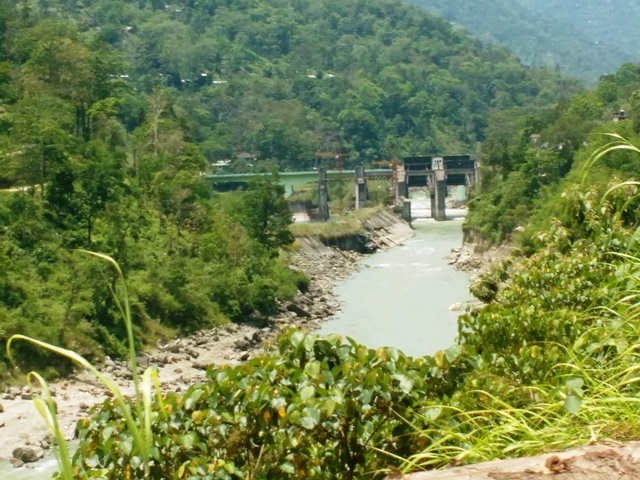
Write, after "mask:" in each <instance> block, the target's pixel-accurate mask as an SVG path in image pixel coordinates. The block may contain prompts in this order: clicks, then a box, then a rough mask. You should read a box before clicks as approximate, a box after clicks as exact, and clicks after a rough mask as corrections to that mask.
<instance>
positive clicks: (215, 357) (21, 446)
mask: <svg viewBox="0 0 640 480" xmlns="http://www.w3.org/2000/svg"><path fill="white" fill-rule="evenodd" d="M396 220H397V223H396V222H395V221H391V220H390V219H389V218H386V214H385V220H384V221H383V222H382V223H379V224H375V225H373V226H371V227H370V228H368V229H367V230H366V234H367V235H368V236H369V238H370V241H371V242H372V247H373V248H375V249H385V248H388V247H389V246H393V245H396V244H399V243H400V242H401V239H407V238H409V237H410V236H412V231H411V229H410V227H409V226H408V225H407V224H406V223H404V222H403V221H401V220H399V219H396ZM361 257H362V255H361V254H358V253H356V252H353V251H348V250H340V249H337V248H330V247H327V246H325V245H324V244H322V243H321V242H319V241H317V240H314V239H310V238H303V239H298V251H297V253H296V254H295V255H293V257H292V259H291V268H294V269H299V270H301V271H303V272H305V273H306V274H307V275H308V276H309V278H310V280H311V282H310V285H309V289H308V290H307V291H306V292H298V294H297V295H296V297H295V298H294V299H293V300H292V301H290V302H284V303H282V304H281V305H280V311H279V313H278V315H276V316H274V317H272V318H268V319H267V318H262V317H260V316H259V315H257V314H256V315H254V316H253V318H251V319H249V320H250V321H249V322H248V323H246V324H227V325H224V326H221V327H218V328H215V329H210V330H205V331H201V332H199V333H198V334H196V335H193V336H191V337H186V338H177V339H174V340H173V341H170V342H167V343H162V344H159V345H158V346H157V348H155V349H153V350H151V351H149V352H146V353H145V354H141V355H140V356H139V357H138V359H137V363H138V367H139V369H140V371H142V370H144V369H146V368H147V367H150V366H151V367H154V368H156V369H157V370H158V375H159V378H160V381H161V386H162V388H163V389H164V390H166V391H176V392H181V391H183V390H185V389H186V388H187V387H188V386H189V385H192V384H194V383H197V382H199V381H202V380H204V378H205V372H206V368H207V366H208V365H211V364H216V365H221V364H234V363H238V362H241V361H244V360H247V359H249V358H250V357H251V356H254V355H257V354H259V353H261V352H263V351H264V350H265V348H267V347H266V346H267V345H268V344H269V342H270V340H273V339H274V338H275V337H276V336H277V334H278V331H279V330H281V329H283V328H288V327H295V328H301V329H304V330H314V329H316V328H317V327H318V325H319V324H320V323H321V322H322V321H323V320H324V319H326V318H327V317H329V316H331V315H332V314H333V313H335V312H336V311H338V310H339V308H340V304H339V302H338V301H337V300H336V299H335V297H334V296H333V287H334V285H335V284H336V282H338V281H339V280H341V279H343V278H345V277H346V276H348V275H350V274H351V273H352V272H353V271H355V270H356V269H357V268H358V261H359V259H360V258H361ZM99 369H100V370H101V371H102V372H103V373H104V374H105V375H108V376H110V377H111V378H112V379H114V380H115V381H116V382H117V383H118V385H119V386H120V387H121V389H122V391H123V392H124V393H125V394H132V393H133V386H132V375H131V370H130V368H129V365H128V364H127V362H126V361H118V360H112V359H110V358H106V359H105V361H104V363H103V364H102V365H99ZM52 391H53V392H54V394H55V395H54V396H55V400H56V403H57V406H58V412H59V415H58V416H59V422H60V425H61V428H62V429H63V431H64V432H66V433H67V437H69V438H72V436H73V432H74V430H75V424H76V422H77V421H78V420H80V419H81V418H83V417H85V416H86V415H87V411H88V410H89V409H90V408H91V406H93V405H95V404H97V403H100V402H102V401H103V400H104V399H105V398H106V397H108V396H110V393H109V392H108V391H107V390H106V389H105V388H104V387H103V386H102V385H101V384H100V383H99V382H97V381H96V380H95V379H94V378H92V376H91V375H90V374H88V373H86V372H78V373H77V374H76V375H73V376H71V377H69V378H67V379H65V380H64V381H61V382H58V383H55V384H53V385H52ZM32 396H33V394H32V392H31V391H30V390H29V388H28V387H24V388H17V387H11V388H9V389H7V390H6V392H5V393H4V394H3V395H1V396H0V398H1V400H0V458H4V459H10V461H11V462H12V463H13V464H14V466H16V467H19V466H22V465H26V466H27V467H29V466H32V465H33V462H34V461H37V460H38V459H39V458H42V456H43V455H45V454H46V452H47V451H48V450H49V447H50V441H49V437H48V432H47V430H46V427H45V424H44V421H43V420H42V419H41V418H40V416H39V414H38V413H37V411H36V409H35V406H34V404H33V401H32Z"/></svg>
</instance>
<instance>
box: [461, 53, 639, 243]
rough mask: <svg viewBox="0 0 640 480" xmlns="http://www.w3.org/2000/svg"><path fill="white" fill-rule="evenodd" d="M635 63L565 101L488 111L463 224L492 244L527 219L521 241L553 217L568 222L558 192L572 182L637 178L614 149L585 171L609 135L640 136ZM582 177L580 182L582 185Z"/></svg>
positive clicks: (631, 158) (630, 159) (625, 156)
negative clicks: (478, 179) (537, 110)
mask: <svg viewBox="0 0 640 480" xmlns="http://www.w3.org/2000/svg"><path fill="white" fill-rule="evenodd" d="M639 87H640V66H639V65H634V64H630V63H627V64H624V65H623V66H622V67H621V68H620V69H619V70H618V72H616V73H615V74H613V75H607V76H606V77H603V79H602V80H601V81H600V83H599V84H598V86H597V87H596V88H595V89H594V90H593V91H592V92H585V93H581V94H578V95H575V96H573V97H571V98H570V99H566V100H563V101H561V102H560V103H558V105H557V106H556V107H555V108H554V109H552V110H549V111H547V112H544V113H542V114H540V115H518V113H517V112H511V113H509V112H499V113H495V114H494V115H492V117H491V120H490V122H489V127H488V129H487V138H486V140H485V142H484V143H483V144H482V147H481V149H480V158H481V161H482V165H483V184H482V188H481V189H480V190H479V191H478V192H476V196H475V198H474V199H473V200H472V202H471V203H470V205H469V207H470V211H469V216H468V218H467V223H466V227H467V228H468V229H476V230H477V231H479V232H481V236H483V237H484V238H485V239H487V240H489V241H492V242H500V241H502V240H504V239H505V238H507V237H508V236H509V235H510V234H511V233H512V232H513V230H514V229H515V228H516V227H526V226H528V225H530V229H529V232H528V233H527V235H525V237H524V239H525V243H527V244H530V243H531V242H533V241H534V238H533V237H534V236H535V235H536V233H537V231H538V230H541V229H544V228H546V226H548V225H549V221H550V220H551V219H552V218H554V217H557V218H560V219H564V220H566V214H565V212H564V210H563V208H564V203H563V202H558V197H559V195H560V192H561V191H563V190H565V189H567V188H570V186H571V185H572V184H573V183H575V182H578V183H580V184H583V186H584V185H595V186H602V185H604V184H606V183H608V182H609V181H610V180H611V179H612V178H618V179H620V180H625V181H626V180H630V179H638V178H640V162H638V160H637V158H636V156H635V155H634V154H633V153H632V152H631V151H630V150H620V151H617V152H615V153H614V154H612V155H609V156H607V157H606V158H605V159H602V160H600V161H599V162H597V164H596V165H595V166H592V167H591V168H590V169H588V172H585V171H584V166H585V164H586V163H587V161H588V159H589V158H590V157H591V155H593V154H594V153H595V152H597V150H598V148H600V147H603V146H605V145H607V144H609V143H610V142H612V141H614V140H615V138H614V137H611V136H610V135H608V134H609V133H612V132H616V134H617V135H621V136H622V137H624V138H625V139H627V140H628V141H630V142H632V143H635V144H637V143H639V142H638V141H639V140H640V135H639V132H640V90H638V89H639ZM585 182H586V183H585Z"/></svg>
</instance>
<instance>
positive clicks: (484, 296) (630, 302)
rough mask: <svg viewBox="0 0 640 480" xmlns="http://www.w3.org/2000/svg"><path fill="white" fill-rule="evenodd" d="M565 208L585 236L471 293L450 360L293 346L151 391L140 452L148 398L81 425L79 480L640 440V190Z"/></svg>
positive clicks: (549, 234)
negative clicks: (184, 384)
mask: <svg viewBox="0 0 640 480" xmlns="http://www.w3.org/2000/svg"><path fill="white" fill-rule="evenodd" d="M628 149H634V147H632V146H630V145H629V144H628V143H624V142H621V143H619V144H617V145H615V146H614V147H613V148H612V149H610V150H611V151H610V152H609V153H611V152H613V153H615V152H616V151H617V150H628ZM638 153H640V150H637V151H636V154H638ZM594 159H597V157H594ZM563 199H564V200H563V201H564V203H565V205H566V214H567V215H568V218H571V219H573V222H571V223H566V222H565V223H563V222H562V221H561V220H559V219H554V220H553V221H551V224H550V227H549V228H548V229H547V230H545V231H541V232H540V234H539V237H538V241H539V246H538V249H537V251H536V253H535V254H533V255H532V256H530V257H521V258H516V257H514V258H511V259H509V260H508V261H507V263H506V264H504V265H500V266H496V268H494V270H493V271H492V272H491V273H490V274H488V275H487V276H485V277H483V278H482V279H481V280H480V281H479V282H478V283H476V284H475V285H474V287H473V292H474V294H475V295H476V296H477V297H478V298H479V299H481V300H482V301H483V302H485V305H484V306H482V307H479V308H475V309H473V310H471V311H469V312H467V313H466V314H465V315H463V316H462V317H460V323H459V335H458V338H457V340H456V342H455V344H454V345H452V346H451V347H450V348H449V349H447V350H445V351H440V352H437V353H436V354H435V355H433V356H425V357H421V358H415V359H413V358H410V357H406V356H405V355H403V354H402V353H401V352H399V351H398V350H396V349H393V348H379V349H377V350H371V349H368V348H366V347H364V346H362V345H358V344H357V343H355V342H353V341H352V340H350V339H343V338H341V337H339V336H337V335H332V336H329V337H327V338H324V339H323V338H319V337H318V336H317V335H314V334H304V333H301V332H295V331H293V332H288V333H284V334H283V335H281V337H280V338H279V339H278V341H277V344H276V345H274V350H272V351H271V352H270V353H268V354H266V355H264V356H261V357H258V358H255V359H253V360H250V361H249V362H246V363H244V364H241V365H238V366H233V367H229V366H222V367H216V366H211V367H209V369H208V372H207V377H208V380H207V381H206V382H204V383H202V384H199V385H194V386H192V387H190V388H189V389H188V390H187V391H186V392H184V393H182V394H175V393H168V394H160V393H159V392H157V396H156V397H153V396H152V394H151V390H150V385H151V384H149V387H148V388H147V389H146V390H144V391H146V392H147V393H146V394H145V395H146V397H145V398H146V399H147V400H146V402H147V403H146V404H145V405H144V409H142V410H143V411H144V413H140V410H138V415H139V416H138V417H136V418H138V422H139V425H142V424H144V425H145V427H144V428H145V429H146V430H145V432H146V433H145V436H144V439H143V440H142V441H140V440H138V439H137V438H136V437H139V436H140V435H141V433H140V432H139V431H138V430H137V429H139V428H140V427H133V428H132V426H131V424H130V421H129V420H128V419H127V418H128V417H127V416H131V415H134V416H135V415H136V414H135V413H133V414H132V413H131V412H135V411H136V410H135V409H136V401H138V402H139V401H140V400H136V399H133V400H118V401H113V400H106V401H105V402H104V404H103V405H102V406H100V407H98V408H97V410H95V411H94V412H93V415H92V416H91V417H89V418H87V419H85V420H82V421H81V422H80V423H79V424H78V430H79V433H80V447H79V449H78V452H77V453H76V455H75V456H74V459H73V467H72V468H71V470H69V472H70V473H69V475H68V477H66V478H77V479H81V478H102V477H105V476H107V477H109V478H123V479H124V478H157V477H162V478H176V479H177V478H202V479H209V478H210V479H213V478H228V479H232V478H246V477H247V476H249V477H254V478H274V477H277V478H292V479H293V478H318V479H323V478H324V479H330V478H345V479H352V478H380V477H382V476H384V475H385V474H386V473H389V472H390V471H397V469H401V470H403V471H411V470H415V469H422V468H440V467H447V466H449V465H451V464H461V463H471V462H478V461H484V460H492V459H496V458H504V457H516V456H522V455H531V454H536V453H540V452H544V451H548V450H551V449H562V448H568V447H571V446H575V445H579V444H583V443H586V442H593V441H598V440H603V439H616V440H621V441H624V440H631V439H637V438H640V422H637V421H636V420H635V419H636V418H638V415H640V404H639V403H638V402H637V395H638V394H639V393H640V385H639V382H638V380H639V379H640V376H639V375H638V368H639V367H638V360H640V350H639V345H638V342H637V329H638V323H637V322H638V308H637V303H638V295H639V293H638V284H639V282H640V279H639V278H638V275H637V273H638V269H639V266H640V260H639V258H640V245H639V244H638V242H637V232H636V229H637V218H638V215H639V214H640V190H639V186H638V185H637V184H635V183H634V182H622V183H614V184H611V185H608V186H606V187H605V188H603V189H600V188H598V187H586V188H585V187H584V186H583V187H580V186H576V187H574V188H573V189H570V190H567V191H566V192H565V193H564V194H563ZM523 298H526V299H527V301H526V302H523ZM148 378H151V377H150V376H148ZM139 408H141V407H139ZM125 414H126V415H125Z"/></svg>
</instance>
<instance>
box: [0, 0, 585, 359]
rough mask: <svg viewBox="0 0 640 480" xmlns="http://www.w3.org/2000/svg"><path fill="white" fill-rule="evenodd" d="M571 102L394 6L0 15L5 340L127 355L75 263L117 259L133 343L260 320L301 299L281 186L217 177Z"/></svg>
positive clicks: (180, 5)
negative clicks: (218, 187)
mask: <svg viewBox="0 0 640 480" xmlns="http://www.w3.org/2000/svg"><path fill="white" fill-rule="evenodd" d="M577 90H579V86H578V85H577V84H576V83H574V82H571V81H566V80H562V79H560V78H559V77H558V76H557V75H556V74H555V73H551V72H545V71H536V70H530V69H527V68H525V67H523V66H522V65H521V64H520V63H519V62H518V61H517V60H516V59H515V58H513V57H512V56H511V55H510V54H509V53H508V52H507V51H506V50H504V49H501V48H492V47H491V48H489V47H485V46H483V45H482V44H480V43H479V42H477V41H475V40H473V39H471V38H470V37H469V36H467V35H466V34H464V33H462V32H456V31H454V30H453V29H452V28H451V27H450V26H449V25H448V24H447V23H445V22H444V21H442V20H439V19H437V18H435V17H433V16H431V15H429V14H427V13H425V12H423V11H421V10H419V9H417V8H415V7H408V6H403V5H401V4H400V3H399V2H395V1H376V2H369V1H355V2H349V3H346V4H345V3H344V2H339V1H334V0H326V1H322V2H317V1H314V2H311V1H304V0H298V1H294V2H289V1H275V2H269V3H268V4H265V3H262V2H257V1H250V0H245V1H239V2H226V1H222V0H207V1H198V2H193V1H188V0H182V1H174V2H172V3H167V2H163V1H161V0H154V1H149V2H145V1H116V0H101V1H93V2H88V1H87V2H81V1H62V0H59V1H55V0H49V1H45V0H39V1H33V2H30V1H24V2H18V3H16V2H13V1H11V0H0V162H1V168H0V183H2V185H3V186H4V187H5V188H6V190H4V191H2V192H0V225H1V230H0V244H1V248H0V259H1V261H0V269H1V270H2V278H1V280H0V282H1V283H0V337H1V338H3V339H4V338H7V337H8V336H9V335H11V334H12V333H16V332H20V333H27V334H29V335H33V336H36V337H39V338H42V339H44V340H48V341H51V342H53V343H57V344H61V345H66V346H71V347H73V348H76V349H78V350H79V351H80V352H81V353H85V354H87V355H101V354H104V353H109V354H111V355H118V354H119V353H121V352H122V351H123V350H122V339H123V338H124V331H123V327H122V326H121V323H120V322H119V321H118V320H117V318H118V315H119V313H118V309H117V306H116V305H114V303H113V301H112V295H111V291H110V289H111V287H112V285H114V283H113V282H114V278H113V276H112V275H107V274H105V273H104V269H102V268H101V267H100V266H99V265H97V264H96V262H95V261H94V260H92V259H90V258H88V257H86V256H83V255H82V254H80V253H78V252H77V251H76V250H77V249H89V250H95V251H100V252H104V253H107V254H110V255H112V256H113V257H114V258H116V260H117V261H118V262H120V264H121V265H122V267H123V269H124V270H125V275H126V276H127V278H128V281H129V283H130V290H131V295H132V298H133V304H134V311H133V313H134V319H135V321H136V325H137V328H138V329H139V330H140V331H145V332H146V334H145V335H144V337H140V338H145V340H147V341H150V342H152V341H154V338H156V337H157V336H159V335H167V334H173V332H175V331H183V332H187V331H191V330H193V329H196V328H200V327H203V326H206V325H211V324H217V323H221V322H226V321H229V320H232V321H244V320H246V319H247V318H249V317H251V316H253V317H255V316H256V315H257V316H258V317H261V316H262V317H264V316H266V315H269V314H270V312H272V311H273V309H274V308H275V305H276V301H277V299H285V298H287V297H289V296H291V295H292V294H293V293H294V292H295V290H296V288H298V287H301V286H303V285H304V279H303V278H301V276H300V274H299V273H294V272H290V271H288V270H287V269H286V267H285V264H284V261H283V259H282V258H279V248H280V247H281V246H285V245H286V244H287V243H289V242H290V241H291V238H290V236H289V235H288V234H287V233H286V227H287V223H288V222H289V221H290V220H288V219H287V218H286V215H287V214H286V204H283V202H280V201H277V200H276V198H277V192H278V191H279V188H280V187H278V186H277V185H276V184H275V183H274V182H273V181H269V180H267V181H264V182H258V183H256V184H254V185H252V187H251V188H250V190H249V192H247V194H245V195H241V194H228V195H215V196H214V195H213V194H212V192H211V191H210V188H209V187H208V186H207V185H206V184H205V183H204V182H203V179H202V176H201V174H202V172H205V171H207V170H208V169H209V163H210V162H213V161H218V160H229V159H231V160H235V161H234V162H232V164H231V165H230V167H229V168H230V169H231V171H233V170H234V169H235V171H242V170H248V169H257V170H260V171H263V170H268V169H270V168H274V167H278V168H279V169H281V170H285V169H297V168H305V167H306V168H308V167H309V165H310V161H311V160H312V159H313V157H314V155H315V152H317V151H318V150H323V151H329V152H331V151H337V150H340V149H341V150H342V151H343V152H345V153H347V154H348V155H349V157H348V161H347V162H346V163H347V165H352V164H354V163H356V162H361V161H371V160H374V159H379V158H385V157H386V156H387V155H390V154H391V152H392V151H393V149H395V150H396V151H397V153H398V154H399V155H401V154H403V153H409V152H412V153H434V152H449V153H450V152H456V153H458V152H469V151H474V150H475V149H476V147H477V144H478V142H479V141H480V140H483V139H484V137H485V132H486V122H487V118H488V116H489V114H490V112H492V111H501V110H503V109H507V108H512V109H518V110H519V109H522V110H527V111H528V110H531V109H532V110H537V109H540V108H544V107H545V106H548V105H550V104H552V103H553V102H555V101H556V100H557V99H558V98H560V97H561V96H562V95H563V94H568V93H570V92H574V91H577ZM241 154H244V158H241V159H237V160H236V157H237V156H238V155H240V156H243V155H241ZM256 205H264V208H260V209H256ZM223 272H224V273H223ZM23 353H24V355H22V357H21V358H27V357H28V358H29V359H30V361H31V362H32V363H36V364H47V365H50V363H49V360H48V358H46V357H43V356H42V355H40V354H38V353H34V352H23ZM27 353H28V354H27Z"/></svg>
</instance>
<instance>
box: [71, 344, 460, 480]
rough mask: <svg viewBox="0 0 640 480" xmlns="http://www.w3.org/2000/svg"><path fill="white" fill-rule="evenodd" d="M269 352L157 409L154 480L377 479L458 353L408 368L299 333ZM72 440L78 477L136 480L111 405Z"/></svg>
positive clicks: (407, 448)
mask: <svg viewBox="0 0 640 480" xmlns="http://www.w3.org/2000/svg"><path fill="white" fill-rule="evenodd" d="M277 347H278V354H277V355H269V356H263V357H260V358H256V359H253V360H250V361H248V362H246V363H244V364H241V365H238V366H234V367H221V368H218V367H210V368H209V370H208V372H207V376H208V378H209V381H208V382H206V383H203V384H200V385H195V386H192V387H190V388H189V389H188V390H187V391H186V392H185V393H184V394H183V395H178V394H174V393H169V394H167V395H166V396H165V397H164V398H163V399H162V401H161V402H159V403H157V404H155V406H154V409H155V412H156V413H155V416H154V421H153V424H152V429H153V434H154V438H155V440H154V441H155V444H154V446H153V447H152V449H151V451H152V452H153V454H152V455H153V459H154V460H153V462H152V463H153V464H152V466H151V472H152V476H153V478H196V477H197V478H202V479H213V478H247V477H251V478H283V479H284V478H292V479H293V478H318V479H333V478H345V479H352V478H363V477H375V476H379V475H380V474H379V473H377V474H376V472H377V471H378V470H380V469H384V468H385V467H387V466H389V465H391V464H394V463H397V460H393V458H396V457H402V456H406V455H408V454H409V453H410V452H412V451H414V450H415V445H416V441H417V440H416V438H414V432H415V428H414V427H415V424H414V423H413V422H416V421H418V420H417V415H416V414H417V413H418V412H420V411H421V405H422V403H423V401H424V398H425V397H427V396H428V395H438V394H442V393H443V392H444V391H445V386H446V385H447V384H448V383H449V382H450V380H451V379H450V378H448V377H447V376H446V374H445V372H446V366H447V365H449V364H450V362H454V361H455V359H456V357H457V355H458V354H459V352H460V350H459V349H456V348H454V349H451V350H450V351H447V352H446V353H444V352H440V355H438V356H436V357H434V358H430V357H425V358H419V359H415V360H414V359H412V358H411V357H406V356H405V355H404V354H402V353H401V352H399V351H398V350H396V349H393V348H380V349H378V350H371V349H367V348H366V347H364V346H362V345H358V344H357V343H355V342H354V341H353V340H350V339H347V340H346V341H343V340H342V339H341V338H340V337H338V336H337V335H332V336H329V337H327V338H325V339H322V338H319V337H318V336H317V335H313V334H303V333H301V332H290V333H289V334H286V335H283V336H281V337H280V338H279V339H278V344H277ZM79 433H80V448H79V450H78V453H77V454H76V456H75V460H74V461H75V464H76V467H77V468H78V472H79V473H78V477H77V478H93V477H97V476H105V475H111V476H110V478H142V473H143V471H142V469H141V467H140V461H139V459H138V458H137V457H135V456H134V455H133V454H132V453H131V441H132V440H131V434H130V433H129V432H128V430H127V429H126V428H125V424H124V423H123V420H122V417H121V415H120V413H119V410H117V409H116V408H115V406H114V404H113V402H111V401H107V402H105V403H104V404H103V405H102V407H101V408H100V409H99V410H98V411H96V412H94V415H93V416H92V417H91V418H89V419H86V420H84V421H82V422H81V423H80V424H79ZM116 472H118V473H116ZM113 475H117V476H116V477H114V476H113Z"/></svg>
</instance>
